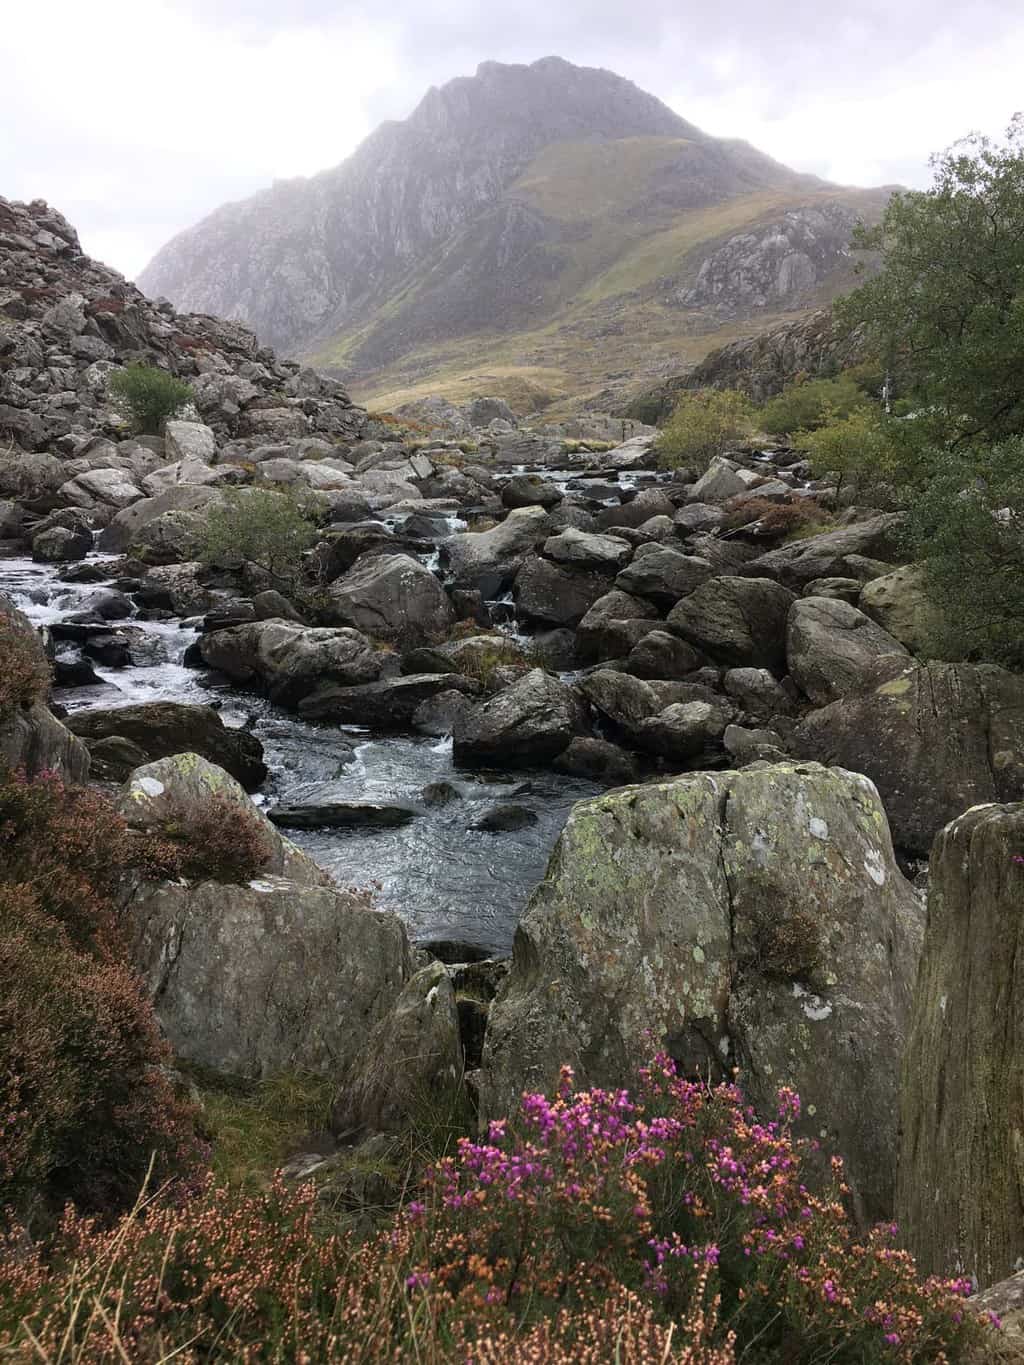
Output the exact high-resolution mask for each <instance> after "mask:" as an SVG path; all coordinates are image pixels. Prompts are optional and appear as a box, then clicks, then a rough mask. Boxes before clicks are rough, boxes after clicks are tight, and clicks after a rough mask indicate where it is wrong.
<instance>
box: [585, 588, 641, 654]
mask: <svg viewBox="0 0 1024 1365" xmlns="http://www.w3.org/2000/svg"><path fill="white" fill-rule="evenodd" d="M657 619H658V609H657V607H656V606H655V605H654V603H653V602H646V601H644V599H643V598H640V597H633V596H632V594H630V593H628V592H623V591H622V589H621V588H613V589H612V590H611V592H606V593H605V595H604V596H603V597H599V598H598V599H597V601H596V602H595V603H594V605H593V606H592V607H591V608H590V610H589V611H588V612H587V614H586V616H584V618H583V620H582V621H581V622H580V623H579V625H578V626H577V628H576V653H577V655H578V657H579V658H580V659H581V660H582V661H584V662H588V663H593V662H597V661H598V660H601V659H619V658H623V657H624V656H625V655H627V654H629V652H630V650H632V648H633V646H634V645H636V644H639V642H640V641H641V640H642V639H643V638H644V636H645V635H646V634H647V633H648V631H650V629H651V622H652V621H656V620H657Z"/></svg>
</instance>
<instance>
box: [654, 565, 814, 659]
mask: <svg viewBox="0 0 1024 1365" xmlns="http://www.w3.org/2000/svg"><path fill="white" fill-rule="evenodd" d="M793 601H794V597H793V594H792V593H791V592H790V591H789V590H788V589H786V588H783V587H781V586H780V585H779V584H778V583H775V582H773V581H772V580H771V579H768V578H740V577H736V576H733V575H723V576H722V577H721V578H710V579H708V581H707V582H706V583H702V584H701V585H700V587H698V588H697V589H696V590H695V591H694V592H692V593H691V594H690V595H689V596H688V597H684V598H683V600H682V601H681V602H678V603H677V604H676V605H675V606H674V607H673V608H672V610H671V611H670V612H669V614H668V621H667V625H668V629H669V630H671V631H672V632H673V633H674V634H676V635H678V636H680V637H681V638H682V639H684V640H687V641H689V643H690V644H691V645H695V646H696V647H697V648H698V649H700V650H701V651H702V652H703V653H705V654H708V655H710V657H711V658H712V659H716V660H718V661H719V662H720V663H723V664H736V665H738V666H741V667H746V666H750V667H753V668H768V669H771V670H772V671H781V670H782V668H783V666H784V664H785V659H786V621H787V618H788V615H789V609H790V606H791V605H792V603H793Z"/></svg>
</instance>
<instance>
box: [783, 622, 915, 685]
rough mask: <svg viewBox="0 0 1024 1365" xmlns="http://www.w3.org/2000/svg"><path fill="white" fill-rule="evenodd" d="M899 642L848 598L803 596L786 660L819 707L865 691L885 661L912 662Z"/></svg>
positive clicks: (788, 633) (790, 629)
mask: <svg viewBox="0 0 1024 1365" xmlns="http://www.w3.org/2000/svg"><path fill="white" fill-rule="evenodd" d="M909 657H910V656H909V655H908V654H907V651H906V650H905V649H904V648H903V646H902V645H901V644H900V642H899V641H898V640H894V639H893V637H892V636H891V635H890V634H889V633H888V632H887V631H884V630H883V629H882V627H881V626H879V625H876V624H875V622H874V621H872V620H871V618H870V617H869V616H865V615H864V613H863V612H862V611H858V610H857V608H856V607H851V606H850V604H849V602H842V601H839V600H838V599H837V598H834V597H800V598H797V600H796V601H795V602H794V603H793V605H792V607H791V608H790V611H789V623H788V625H787V628H786V659H787V662H788V664H789V672H790V675H791V677H792V678H793V681H794V682H795V683H796V684H797V686H798V687H799V688H800V690H801V691H802V692H803V693H804V694H805V695H806V696H808V697H809V698H810V699H811V701H812V702H814V703H815V704H816V705H817V706H827V705H828V703H829V702H832V701H836V700H837V699H838V698H839V697H845V696H846V695H847V694H848V693H851V692H859V691H862V690H863V689H864V688H865V687H868V686H870V685H871V682H872V680H875V681H877V680H878V669H879V666H880V664H881V663H882V662H883V661H888V660H890V659H891V660H893V661H894V665H893V666H894V671H898V670H899V668H900V666H901V664H904V663H906V662H908V661H909Z"/></svg>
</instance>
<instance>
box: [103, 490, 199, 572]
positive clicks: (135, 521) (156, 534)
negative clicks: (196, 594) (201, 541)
mask: <svg viewBox="0 0 1024 1365" xmlns="http://www.w3.org/2000/svg"><path fill="white" fill-rule="evenodd" d="M221 502H223V495H222V494H220V493H218V492H217V491H216V489H213V488H206V487H204V486H202V485H199V484H177V485H175V486H174V487H173V488H168V489H166V490H165V491H164V492H163V493H160V494H158V495H157V496H156V497H155V498H142V499H140V500H139V501H138V502H134V503H132V505H131V506H130V507H125V508H123V509H122V510H121V511H120V512H118V514H117V515H116V516H115V517H114V519H113V521H111V523H110V525H109V526H107V527H106V528H105V529H104V530H103V532H102V533H101V535H100V541H99V547H100V549H101V550H107V551H110V552H112V553H114V554H119V553H122V552H123V551H125V550H129V549H132V548H133V547H134V546H136V545H140V544H142V543H147V544H149V543H152V544H153V545H157V544H161V543H166V544H167V546H168V547H172V546H173V545H174V544H175V530H176V528H183V527H189V528H191V530H192V534H193V536H194V535H195V533H196V532H197V531H198V528H199V526H200V525H201V519H200V518H198V517H196V516H195V515H194V514H196V513H199V512H203V511H206V510H207V509H208V508H210V507H211V506H213V505H214V504H216V503H221ZM182 518H185V519H184V520H183V519H182ZM161 527H163V529H164V531H165V533H166V534H165V535H164V536H162V535H161ZM190 558H192V556H191V555H188V554H181V555H179V556H178V559H179V560H183V559H190ZM165 562H173V560H166V561H165Z"/></svg>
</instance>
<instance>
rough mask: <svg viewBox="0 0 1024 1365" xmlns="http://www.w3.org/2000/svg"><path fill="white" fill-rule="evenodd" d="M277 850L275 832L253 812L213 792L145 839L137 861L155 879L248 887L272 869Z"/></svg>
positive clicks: (141, 844)
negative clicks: (171, 878) (183, 814)
mask: <svg viewBox="0 0 1024 1365" xmlns="http://www.w3.org/2000/svg"><path fill="white" fill-rule="evenodd" d="M273 852H274V846H273V844H272V842H271V838H270V835H269V834H268V833H267V831H266V829H264V827H263V826H262V825H261V824H260V823H259V822H258V821H257V820H256V819H254V818H253V816H252V814H250V812H248V811H246V810H245V808H244V807H242V806H239V805H237V804H236V803H235V802H234V801H231V800H229V799H228V798H227V797H225V796H218V795H216V794H212V795H210V796H209V797H208V799H207V800H205V801H204V802H202V803H201V804H197V805H195V806H193V807H191V808H190V809H189V811H188V813H187V815H185V816H183V817H181V818H180V819H177V820H168V821H165V822H164V823H163V824H162V825H161V826H160V827H159V829H156V830H154V831H153V834H152V837H150V838H143V839H142V840H140V843H139V847H138V849H137V851H136V853H135V855H134V856H135V863H136V865H137V866H139V867H141V868H142V870H143V871H144V872H146V873H148V874H149V875H150V876H153V877H189V878H192V879H195V880H203V881H206V880H209V881H215V882H237V883H239V884H240V885H244V884H245V883H246V882H248V881H250V880H251V878H253V877H255V876H256V875H257V873H258V872H260V871H261V870H262V869H263V868H265V867H266V865H267V863H269V862H270V859H271V857H272V856H273Z"/></svg>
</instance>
